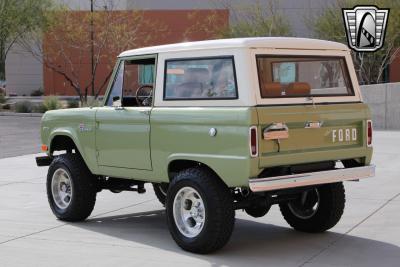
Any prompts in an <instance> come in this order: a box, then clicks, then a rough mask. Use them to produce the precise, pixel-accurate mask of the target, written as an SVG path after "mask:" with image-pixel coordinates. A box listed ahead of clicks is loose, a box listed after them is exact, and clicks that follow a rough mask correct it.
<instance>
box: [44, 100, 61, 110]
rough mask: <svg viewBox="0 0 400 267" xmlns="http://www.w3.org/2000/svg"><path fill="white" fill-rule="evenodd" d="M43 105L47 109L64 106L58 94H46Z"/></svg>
mask: <svg viewBox="0 0 400 267" xmlns="http://www.w3.org/2000/svg"><path fill="white" fill-rule="evenodd" d="M43 106H44V108H45V109H46V111H47V110H54V109H60V108H62V105H61V102H60V101H59V100H58V98H57V97H56V96H46V97H45V98H44V101H43Z"/></svg>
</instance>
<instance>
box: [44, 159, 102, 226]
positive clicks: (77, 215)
mask: <svg viewBox="0 0 400 267" xmlns="http://www.w3.org/2000/svg"><path fill="white" fill-rule="evenodd" d="M46 187H47V199H48V201H49V204H50V208H51V210H52V211H53V213H54V215H55V216H56V217H57V218H58V219H60V220H63V221H82V220H85V219H86V218H87V217H89V215H90V214H91V212H92V211H93V208H94V205H95V203H96V194H97V187H96V180H95V177H94V176H93V175H92V174H91V172H90V171H89V169H88V168H87V166H86V165H85V163H84V161H83V159H82V158H81V157H80V156H79V155H77V154H63V155H60V156H57V157H56V158H55V159H54V160H53V162H52V163H51V165H50V167H49V170H48V174H47V183H46Z"/></svg>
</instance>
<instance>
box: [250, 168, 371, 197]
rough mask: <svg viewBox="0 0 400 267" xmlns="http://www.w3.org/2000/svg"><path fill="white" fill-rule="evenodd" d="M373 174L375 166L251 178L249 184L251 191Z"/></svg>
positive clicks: (321, 182)
mask: <svg viewBox="0 0 400 267" xmlns="http://www.w3.org/2000/svg"><path fill="white" fill-rule="evenodd" d="M373 176H375V166H374V165H369V166H364V167H355V168H347V169H335V170H329V171H320V172H307V173H299V174H291V175H283V176H274V177H268V178H251V179H250V181H249V186H250V189H251V191H253V192H262V191H271V190H279V189H285V188H293V187H301V186H310V185H318V184H329V183H335V182H341V181H347V180H359V179H363V178H368V177H373Z"/></svg>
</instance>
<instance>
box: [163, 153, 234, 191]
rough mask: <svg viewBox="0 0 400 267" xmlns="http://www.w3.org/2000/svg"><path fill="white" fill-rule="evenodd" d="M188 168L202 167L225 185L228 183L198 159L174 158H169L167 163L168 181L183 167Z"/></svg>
mask: <svg viewBox="0 0 400 267" xmlns="http://www.w3.org/2000/svg"><path fill="white" fill-rule="evenodd" d="M188 168H204V169H206V170H208V171H210V172H211V173H213V174H214V175H215V176H216V177H218V178H219V179H220V180H221V181H222V182H223V183H224V184H225V185H226V186H227V187H228V185H227V184H226V183H225V181H224V180H223V179H222V178H221V176H220V175H219V174H218V173H217V172H216V171H215V170H214V169H213V168H211V167H210V166H209V165H207V164H205V163H203V162H201V161H198V160H190V159H174V160H171V161H170V162H169V164H168V179H169V182H171V181H172V179H173V178H174V175H175V174H176V173H178V172H180V171H182V170H184V169H188Z"/></svg>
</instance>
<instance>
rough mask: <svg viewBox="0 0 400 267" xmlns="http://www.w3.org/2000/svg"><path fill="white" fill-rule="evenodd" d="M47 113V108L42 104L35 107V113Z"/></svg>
mask: <svg viewBox="0 0 400 267" xmlns="http://www.w3.org/2000/svg"><path fill="white" fill-rule="evenodd" d="M46 111H47V108H46V107H45V106H44V105H43V103H40V104H39V105H36V106H34V107H33V112H37V113H45V112H46Z"/></svg>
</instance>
